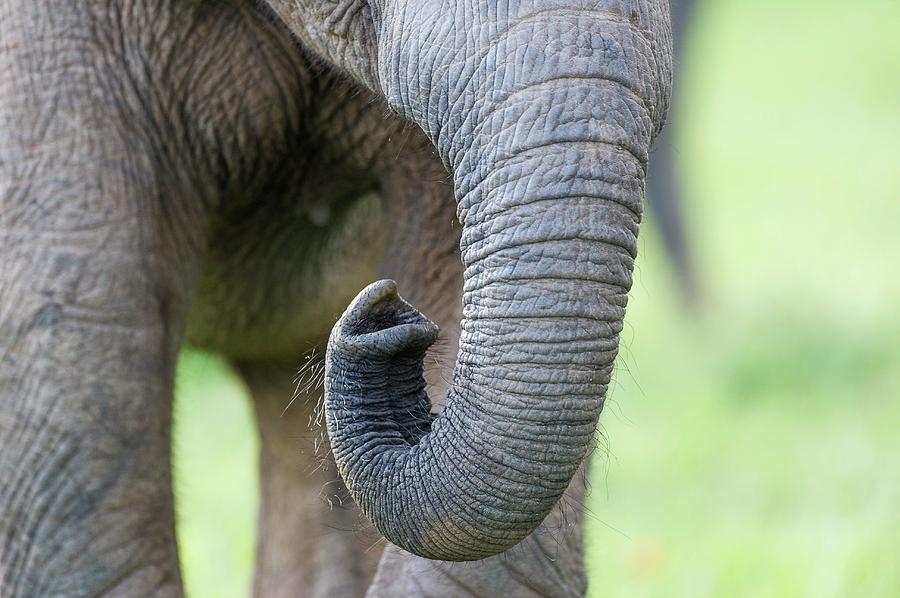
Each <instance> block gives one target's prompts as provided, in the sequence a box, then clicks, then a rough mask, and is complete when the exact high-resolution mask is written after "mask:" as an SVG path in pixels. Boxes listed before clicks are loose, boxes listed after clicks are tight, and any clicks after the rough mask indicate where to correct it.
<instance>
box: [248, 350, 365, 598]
mask: <svg viewBox="0 0 900 598" xmlns="http://www.w3.org/2000/svg"><path fill="white" fill-rule="evenodd" d="M319 357H321V355H319ZM319 365H321V364H319V363H318V358H317V357H316V354H313V355H312V356H311V358H310V360H309V361H308V362H307V364H306V366H305V371H304V372H303V373H302V374H301V377H300V380H299V385H298V383H297V382H298V381H297V380H295V379H296V375H297V368H296V367H294V366H290V365H281V364H275V363H269V362H246V361H245V362H239V363H237V364H236V366H237V369H238V371H239V372H240V373H241V375H242V377H243V378H244V381H245V382H246V383H247V386H248V388H249V389H250V393H251V395H252V397H253V403H254V407H255V410H256V419H257V425H258V426H259V436H260V455H259V474H260V507H259V523H258V533H259V540H258V544H257V555H256V576H255V580H254V592H253V593H254V595H256V596H260V597H265V598H282V597H283V598H294V597H295V596H308V597H309V598H326V597H327V598H331V597H334V596H346V597H347V598H352V597H354V596H362V595H363V594H364V593H365V591H366V588H367V587H368V585H369V583H370V581H371V579H372V575H373V574H374V571H375V567H376V565H377V564H378V559H379V557H380V556H381V547H380V545H379V542H378V535H377V533H374V532H373V531H372V530H371V528H370V527H369V526H368V525H367V524H366V522H365V520H364V519H363V518H362V517H361V516H360V514H359V511H358V509H357V508H356V506H355V505H354V503H353V502H352V500H351V499H350V497H349V496H348V494H347V490H346V488H345V487H344V484H343V482H342V481H341V479H340V476H339V475H338V474H337V471H336V470H335V467H334V459H333V458H332V456H331V451H330V449H329V446H328V442H327V437H326V435H325V434H324V432H323V430H322V428H321V427H320V426H319V425H318V424H317V423H316V419H317V413H319V409H320V408H321V405H318V402H319V401H320V400H321V388H320V386H319V385H317V384H316V381H317V379H318V378H317V376H318V374H319V373H320V370H319V369H317V368H318V367H319ZM298 387H299V388H298ZM307 387H309V388H307ZM295 392H296V394H295Z"/></svg>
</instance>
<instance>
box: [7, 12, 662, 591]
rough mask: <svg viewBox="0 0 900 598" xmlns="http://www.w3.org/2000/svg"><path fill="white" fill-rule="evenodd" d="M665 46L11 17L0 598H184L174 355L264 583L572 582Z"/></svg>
mask: <svg viewBox="0 0 900 598" xmlns="http://www.w3.org/2000/svg"><path fill="white" fill-rule="evenodd" d="M671 46H672V41H671V32H670V24H669V8H668V4H667V3H666V2H664V1H661V0H590V1H587V0H508V1H506V2H480V1H476V0H415V1H413V0H268V1H267V2H255V1H250V0H119V1H112V0H84V1H83V2H77V3H63V4H60V3H52V2H50V1H49V0H28V1H26V0H2V1H0V281H2V289H0V594H2V595H3V596H10V597H19V596H99V595H116V596H118V595H122V596H147V595H153V596H179V595H182V593H183V587H182V581H181V573H180V570H179V562H178V553H177V544H176V538H175V531H174V529H175V517H174V506H173V491H172V485H171V482H172V476H171V471H170V462H171V450H172V449H171V435H170V429H171V423H172V396H173V386H174V372H175V366H176V361H177V356H178V354H179V350H180V348H181V347H183V346H193V347H199V348H201V349H204V350H207V351H211V352H216V353H219V354H221V355H223V356H224V357H225V358H227V359H228V360H229V361H230V362H231V363H232V364H233V365H234V367H235V369H236V371H238V372H239V373H240V375H241V376H242V377H243V379H244V381H245V382H246V385H247V388H248V389H249V391H250V395H251V396H252V400H253V407H254V410H255V413H256V420H257V425H258V429H259V436H260V455H259V463H260V505H259V519H258V533H259V541H258V547H257V564H256V573H255V578H254V592H255V594H256V595H259V596H314V597H319V596H356V595H362V594H364V593H368V594H367V595H369V596H463V595H473V596H497V595H509V596H554V597H560V596H579V595H583V594H584V593H585V591H586V577H585V572H584V565H583V562H582V560H583V552H584V551H583V547H582V536H581V520H582V518H583V513H582V511H583V509H582V506H581V505H582V501H583V497H584V492H585V482H584V479H583V472H584V471H585V467H586V460H587V458H588V456H589V454H590V452H591V450H590V449H591V447H592V441H593V435H594V433H595V427H596V425H597V422H598V418H599V416H600V412H601V410H602V407H603V403H604V397H605V395H606V390H607V387H608V386H609V384H610V380H611V376H612V372H613V365H614V360H615V357H616V354H617V351H618V345H619V334H620V332H621V330H622V328H623V319H624V315H625V308H626V303H627V297H628V293H629V289H630V287H631V280H632V271H633V267H634V260H635V259H636V253H637V241H636V239H637V235H638V229H639V223H640V220H641V213H642V204H643V196H644V181H645V178H646V172H647V167H648V160H649V155H650V154H649V152H650V148H651V144H652V142H653V140H654V138H655V137H656V136H657V135H658V134H659V133H660V131H661V129H662V127H663V125H664V123H665V120H666V114H667V109H668V103H669V94H670V89H671V71H672V47H671ZM360 290H362V291H361V292H360ZM348 305H349V307H348ZM345 308H346V309H345ZM423 314H427V317H426V315H423ZM315 347H318V353H317V354H318V355H320V356H321V355H322V354H323V348H324V357H323V358H321V359H320V358H317V357H316V358H313V359H312V361H314V362H315V363H316V365H315V368H322V371H323V376H324V407H323V408H320V407H318V406H317V405H316V401H317V396H318V391H317V390H315V389H306V388H299V389H298V391H297V392H298V394H299V396H298V397H296V399H297V400H294V399H293V398H292V393H293V392H294V388H293V384H292V378H293V376H294V374H295V373H296V364H297V362H298V360H300V359H301V357H302V356H303V355H309V351H310V350H311V349H313V348H315ZM317 360H318V361H317ZM316 371H318V370H316ZM429 397H434V406H432V401H431V399H430V398H429ZM322 409H324V424H323V425H324V426H325V428H326V429H327V431H328V441H329V442H330V447H331V448H330V452H329V451H328V450H324V451H316V450H315V449H314V447H313V444H314V441H315V439H316V437H317V434H318V433H317V432H316V428H315V424H316V421H315V420H317V419H318V418H319V416H320V415H321V413H320V411H321V410H322ZM311 420H312V421H311ZM579 472H581V473H579ZM323 487H324V488H325V490H323ZM323 493H325V494H327V495H328V496H329V497H330V500H327V501H326V500H323V499H322V495H323ZM351 497H352V499H353V500H352V501H351V500H350V498H351ZM354 504H355V505H358V509H359V510H357V507H356V506H352V505H354ZM370 525H371V526H372V527H370ZM376 531H377V534H376V533H375V532H376ZM367 533H369V534H370V535H371V537H369V538H366V537H365V535H366V534H367ZM382 537H383V538H385V539H387V540H388V541H389V543H385V542H382V541H381V540H380V538H382ZM373 538H374V541H373ZM384 544H387V546H386V548H384V550H383V554H379V552H381V551H380V550H379V548H380V547H381V546H382V545H384ZM373 545H377V547H374V548H373Z"/></svg>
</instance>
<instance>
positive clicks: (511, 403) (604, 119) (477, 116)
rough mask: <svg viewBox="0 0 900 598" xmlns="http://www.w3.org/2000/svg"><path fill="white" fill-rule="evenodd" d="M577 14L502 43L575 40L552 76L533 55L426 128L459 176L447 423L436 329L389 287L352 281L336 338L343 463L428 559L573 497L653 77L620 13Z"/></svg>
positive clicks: (621, 303)
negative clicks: (360, 286)
mask: <svg viewBox="0 0 900 598" xmlns="http://www.w3.org/2000/svg"><path fill="white" fill-rule="evenodd" d="M578 18H579V17H578V15H574V16H573V15H571V14H569V13H560V14H559V15H550V16H548V17H546V19H545V20H546V25H547V26H546V27H545V28H542V29H541V35H543V34H546V35H548V36H550V37H548V40H542V39H540V35H538V34H536V33H535V32H534V31H529V32H528V35H529V36H530V38H529V40H527V41H528V43H525V44H524V45H523V43H521V40H516V39H515V37H514V36H515V35H518V34H519V33H518V30H517V32H511V33H508V34H507V35H506V36H505V37H504V38H503V42H506V45H509V46H510V47H529V48H530V47H537V48H544V47H546V44H547V43H559V40H560V39H562V40H563V41H565V42H566V43H568V44H571V45H572V46H573V47H571V48H570V47H568V46H566V47H563V48H562V49H559V50H557V53H558V54H559V56H558V58H559V57H561V58H565V59H566V60H567V61H568V62H561V63H559V64H554V69H555V70H553V71H552V72H551V71H550V70H548V69H549V67H548V66H547V65H543V64H542V65H537V66H535V64H530V65H527V66H528V68H527V69H520V70H518V71H516V75H515V76H517V77H524V78H521V79H518V80H517V79H515V77H513V78H512V83H511V84H510V85H509V89H508V90H506V91H505V93H503V94H494V95H495V96H496V95H501V96H502V98H501V99H500V100H499V101H497V102H496V103H494V104H493V105H483V106H476V107H474V108H473V112H472V114H471V116H472V118H471V119H470V120H469V121H467V123H468V125H465V126H468V127H469V130H468V131H456V132H454V131H448V130H446V129H442V130H441V134H440V135H434V134H433V137H435V140H436V144H437V146H438V148H439V150H440V151H441V154H442V156H445V159H446V160H447V162H448V163H449V164H450V165H451V167H452V168H453V172H454V182H455V188H456V193H457V198H458V200H459V216H460V220H461V222H462V224H463V235H462V241H461V249H462V258H463V262H464V265H465V283H464V297H463V300H464V309H463V316H464V318H463V322H462V325H461V326H462V332H461V337H460V347H459V354H458V357H457V362H456V367H455V369H454V373H453V379H452V382H453V383H452V386H451V389H450V391H449V397H448V401H447V407H446V408H445V410H444V412H443V413H442V414H441V416H440V417H438V418H437V419H435V420H434V421H433V422H432V418H431V416H430V415H429V408H430V402H429V400H428V397H427V395H426V394H425V382H424V379H423V377H422V359H423V357H424V353H425V350H426V349H427V348H428V346H429V345H430V344H431V343H432V342H434V339H435V337H436V334H437V330H436V327H435V326H434V324H432V323H431V322H430V321H429V320H428V319H427V318H425V317H424V316H423V315H422V314H420V313H419V312H417V311H416V310H415V309H414V308H413V307H412V306H410V305H409V304H408V303H406V302H405V301H404V300H403V299H401V298H400V296H399V295H398V294H397V289H396V287H395V285H394V284H393V283H392V282H391V281H381V282H377V283H375V284H373V285H371V286H370V287H368V288H367V289H366V290H364V291H363V292H362V293H361V294H360V295H359V296H358V297H357V299H356V300H355V301H354V302H353V304H352V305H351V306H350V307H349V308H348V310H347V311H346V312H345V314H344V315H343V317H342V318H341V319H340V321H339V322H338V323H337V325H336V326H335V328H334V331H333V333H332V336H331V339H330V341H329V347H328V359H327V371H326V387H325V389H326V417H327V419H326V421H327V426H328V431H329V434H330V436H331V442H332V446H333V449H334V453H335V459H336V461H337V463H338V468H339V470H340V472H341V474H342V476H343V477H344V479H345V481H346V482H347V485H348V487H349V488H350V490H351V493H352V494H353V496H354V498H355V499H356V500H357V501H358V503H359V504H360V506H361V508H362V509H363V511H364V512H365V513H366V514H367V515H368V516H369V518H370V519H372V521H373V522H374V523H375V525H376V527H377V528H378V529H379V530H380V531H381V532H382V533H383V534H384V535H385V536H386V537H387V538H388V539H389V540H390V541H392V542H394V543H395V544H398V545H400V546H401V547H403V548H405V549H406V550H409V551H410V552H413V553H415V554H418V555H420V556H424V557H427V558H432V559H442V560H474V559H480V558H485V557H488V556H491V555H494V554H497V553H499V552H502V551H504V550H506V549H508V548H510V547H512V546H513V545H515V544H516V543H518V542H519V541H521V540H522V539H523V538H524V537H525V536H526V535H528V534H529V533H530V532H531V531H532V530H534V529H535V528H536V527H537V526H538V525H539V524H540V523H541V521H542V520H543V519H544V517H545V516H546V515H547V513H548V512H549V511H550V509H551V508H552V507H553V506H554V504H555V503H556V502H557V501H558V500H559V498H560V496H561V495H562V494H563V492H564V491H565V489H566V487H567V486H568V484H569V482H570V481H571V479H572V476H573V475H574V474H575V472H576V470H577V469H578V467H579V465H580V463H581V461H582V459H583V458H584V456H585V454H586V453H587V451H588V448H589V446H590V444H591V438H592V435H593V432H594V429H595V426H596V423H597V418H598V416H599V414H600V411H601V409H602V406H603V398H604V396H605V393H606V388H607V385H608V384H609V381H610V376H611V373H612V368H613V363H614V360H615V357H616V352H617V348H618V341H619V332H620V331H621V329H622V321H623V317H624V312H625V304H626V299H627V293H628V290H629V288H630V286H631V272H632V268H633V262H634V258H635V255H636V236H637V232H638V223H639V221H640V213H641V203H642V198H643V181H644V175H645V167H646V163H647V153H648V150H649V147H650V143H651V139H652V136H653V133H654V130H655V125H656V122H657V121H656V119H655V118H654V115H653V114H652V112H653V110H654V108H652V107H653V106H655V105H656V104H655V103H654V102H655V100H652V99H651V100H648V98H653V97H654V96H653V91H654V88H653V84H654V82H655V81H656V77H655V74H653V68H655V67H654V65H652V64H651V63H650V62H648V61H649V60H650V59H649V58H648V56H652V52H650V50H649V49H648V48H646V47H644V46H642V45H641V44H642V42H640V41H639V37H640V32H638V31H637V30H635V29H634V27H633V26H632V25H631V24H630V23H629V22H628V20H621V21H618V20H617V21H615V22H614V23H612V24H610V23H608V22H606V21H597V20H594V21H590V23H593V24H594V25H595V26H597V27H598V28H599V29H598V38H597V39H594V38H591V37H590V36H588V37H587V41H585V40H584V39H582V37H577V39H576V36H572V35H569V34H567V33H566V32H567V31H578V30H579V29H578V28H579V27H580V28H581V30H583V29H584V28H585V27H586V25H585V22H584V21H580V22H579V23H576V24H574V25H573V23H572V22H571V20H572V19H578ZM575 25H577V26H575ZM567 35H569V37H572V39H571V40H569V39H568V38H567V37H566V36H567ZM536 36H537V37H538V38H539V39H536V40H535V39H533V38H534V37H536ZM554 40H556V41H554ZM636 40H637V41H636ZM598 41H599V42H600V43H598ZM513 42H515V43H513ZM626 42H627V43H626ZM582 43H587V44H589V46H590V48H589V49H591V50H592V51H591V52H584V51H582V50H584V48H579V46H578V44H582ZM542 44H543V45H542ZM615 44H618V46H615ZM496 45H497V46H501V47H502V45H503V43H502V42H501V43H498V44H496ZM610 48H612V49H610ZM616 48H618V49H616ZM579 51H581V53H580V54H579ZM598 52H607V53H609V52H614V53H615V56H612V55H609V56H607V55H603V56H598V55H597V54H598ZM629 53H631V56H630V57H629V59H628V62H627V63H623V62H616V60H617V57H618V59H622V60H624V57H625V56H627V55H628V54H629ZM528 58H529V57H528V56H526V57H525V59H526V60H527V59H528ZM534 59H535V60H537V59H538V58H534ZM561 65H567V66H561ZM497 72H498V73H499V74H501V75H502V74H503V69H502V68H501V67H498V68H497ZM501 91H503V90H501ZM460 126H461V127H463V128H464V125H460ZM427 128H428V127H426V129H427ZM456 133H458V134H456ZM464 139H465V140H467V142H466V143H465V144H463V142H462V141H461V140H464ZM473 140H474V143H472V141H473Z"/></svg>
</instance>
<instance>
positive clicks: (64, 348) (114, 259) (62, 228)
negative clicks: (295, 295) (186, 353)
mask: <svg viewBox="0 0 900 598" xmlns="http://www.w3.org/2000/svg"><path fill="white" fill-rule="evenodd" d="M0 120H2V119H0ZM0 133H5V132H3V131H0ZM84 135H88V137H90V134H89V131H88V130H86V129H84V128H79V130H78V131H75V132H72V137H71V138H69V139H66V138H61V139H57V140H55V143H57V144H58V145H57V146H55V147H53V148H48V147H47V146H38V147H37V148H19V150H21V151H18V150H14V151H15V153H16V158H17V159H16V160H10V161H9V162H7V163H6V164H3V163H2V162H0V281H2V282H0V289H2V290H0V595H2V596H9V597H16V596H76V595H77V596H99V595H107V594H109V595H117V596H148V595H154V596H176V595H180V594H181V582H180V578H179V570H178V555H177V551H176V545H175V534H174V517H173V506H172V489H171V475H170V470H169V462H170V447H169V429H170V419H171V411H170V409H171V398H172V379H173V368H174V363H175V359H176V353H177V348H178V345H179V340H180V334H181V333H180V330H181V320H182V319H183V314H184V311H185V309H184V308H185V306H186V298H187V296H188V292H189V291H188V287H189V282H188V279H189V278H190V276H189V270H188V271H185V270H184V269H182V268H181V266H184V265H185V264H189V263H190V261H191V260H190V259H189V258H187V259H186V254H185V253H182V254H181V256H180V257H181V259H180V260H176V259H175V256H174V255H173V254H172V253H170V252H169V251H168V250H167V249H166V248H170V247H172V246H173V245H172V244H171V243H168V242H166V241H164V239H163V237H161V236H160V235H158V234H157V231H158V230H159V228H160V227H159V221H158V220H157V219H156V218H154V217H153V211H154V209H153V208H152V207H150V206H152V205H153V204H152V202H153V200H154V199H155V193H154V192H153V190H152V189H150V188H148V187H145V186H143V185H141V184H136V182H135V181H134V180H133V179H132V173H130V172H128V171H127V170H125V169H124V168H122V169H121V170H120V169H119V168H118V167H117V166H124V165H123V164H122V163H121V162H120V160H121V159H122V154H121V153H119V152H121V148H115V147H109V146H107V147H104V141H103V140H100V139H93V140H92V141H91V140H86V139H85V138H84ZM48 143H49V142H48ZM81 143H84V144H85V145H81ZM69 144H71V145H69ZM0 146H2V143H0ZM60 146H63V147H65V148H67V152H66V154H65V155H62V154H60V153H56V150H58V149H59V147H60ZM7 148H9V146H7ZM90 150H93V151H97V152H99V153H98V154H93V155H92V154H91V153H89V151H90ZM29 152H31V153H29ZM107 152H109V153H107ZM170 222H173V221H170Z"/></svg>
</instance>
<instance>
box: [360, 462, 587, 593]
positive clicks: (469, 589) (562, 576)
mask: <svg viewBox="0 0 900 598" xmlns="http://www.w3.org/2000/svg"><path fill="white" fill-rule="evenodd" d="M586 465H587V461H586V462H585V464H583V465H582V472H581V473H579V474H578V475H576V476H575V478H574V479H573V480H572V483H571V484H570V486H569V489H568V490H567V491H566V494H565V495H563V498H562V499H561V500H560V502H559V504H557V506H556V507H555V508H554V509H553V510H552V511H551V512H550V515H548V516H547V519H546V520H544V523H543V524H541V526H540V527H539V528H538V529H537V530H535V531H534V532H533V533H532V534H531V535H530V536H529V537H527V538H526V539H525V540H523V541H522V543H521V544H519V545H518V546H515V547H514V548H512V549H510V550H508V551H506V552H505V553H503V554H499V555H497V556H493V557H490V558H487V559H484V560H482V561H474V562H469V563H452V562H447V561H432V560H428V559H424V558H422V557H419V556H415V555H413V554H410V553H408V552H406V551H404V550H402V549H400V548H397V547H396V546H389V547H388V548H386V549H385V551H384V556H383V557H382V559H381V563H380V565H379V567H378V572H377V574H376V575H375V580H374V581H373V583H372V587H371V588H370V589H369V593H368V594H367V596H368V598H388V597H391V596H429V597H433V598H457V597H462V596H479V597H482V596H483V597H485V598H487V597H493V596H508V597H510V598H513V597H516V598H519V597H522V598H525V597H528V598H531V597H551V598H557V597H558V598H563V597H571V598H575V597H580V596H584V595H585V592H586V591H587V578H586V576H585V571H584V546H583V535H582V519H583V501H584V489H585V482H584V477H583V475H584V474H583V470H584V468H585V467H586Z"/></svg>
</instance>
